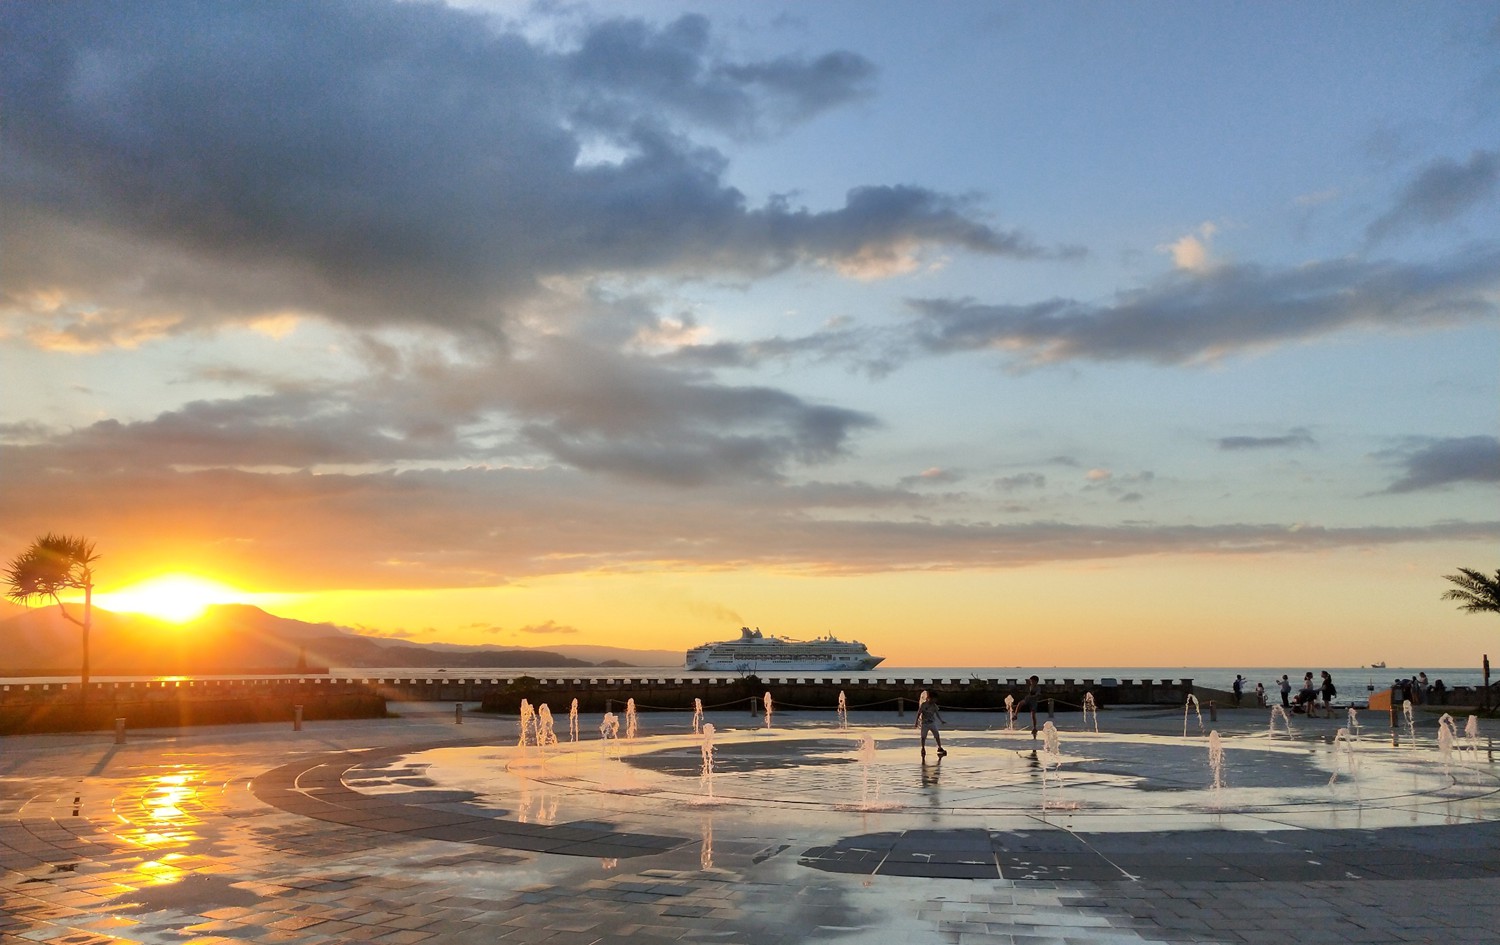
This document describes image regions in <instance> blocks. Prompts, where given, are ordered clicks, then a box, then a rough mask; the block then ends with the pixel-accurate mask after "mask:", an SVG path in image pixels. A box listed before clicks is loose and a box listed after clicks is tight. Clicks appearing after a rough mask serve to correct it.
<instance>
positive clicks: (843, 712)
mask: <svg viewBox="0 0 1500 945" xmlns="http://www.w3.org/2000/svg"><path fill="white" fill-rule="evenodd" d="M839 731H841V732H847V731H849V703H847V702H845V701H844V690H842V689H840V690H839Z"/></svg>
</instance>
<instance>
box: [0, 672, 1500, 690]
mask: <svg viewBox="0 0 1500 945" xmlns="http://www.w3.org/2000/svg"><path fill="white" fill-rule="evenodd" d="M1324 669H1326V670H1328V672H1329V674H1330V675H1332V676H1333V680H1334V684H1335V685H1336V686H1337V687H1338V689H1339V692H1340V694H1342V695H1344V696H1346V697H1347V696H1353V695H1355V694H1357V693H1364V692H1372V691H1375V690H1380V689H1387V688H1389V687H1390V686H1391V684H1392V683H1393V682H1395V681H1396V680H1399V679H1406V678H1410V677H1414V676H1416V675H1417V674H1418V673H1419V672H1425V673H1427V679H1428V682H1429V683H1436V682H1437V681H1438V680H1439V679H1441V680H1442V681H1443V683H1444V685H1446V686H1447V687H1448V688H1450V689H1451V688H1453V687H1454V686H1482V685H1483V684H1484V672H1483V669H1482V668H1481V667H1477V666H1476V667H1472V668H1465V667H1453V666H1438V667H1432V666H1387V667H1384V668H1375V667H1370V666H1331V667H1330V666H1303V667H1295V666H1292V667H1276V666H1251V667H1235V666H983V667H974V666H885V665H881V666H878V667H876V668H875V669H869V670H861V671H852V670H840V671H826V672H806V671H797V672H785V671H780V670H763V671H760V672H759V673H757V674H756V675H760V676H764V677H767V678H789V679H812V678H829V679H842V678H848V679H911V680H917V681H922V680H937V679H971V678H976V677H977V678H979V679H998V680H1001V681H1007V680H1011V679H1014V680H1016V681H1017V682H1018V683H1019V682H1021V681H1023V680H1025V679H1026V677H1028V676H1031V675H1032V674H1035V675H1037V676H1039V677H1041V679H1042V680H1043V682H1044V683H1045V681H1046V680H1055V681H1057V682H1061V681H1063V680H1065V679H1071V680H1073V681H1074V682H1081V681H1083V680H1086V679H1092V680H1094V681H1095V682H1096V683H1101V684H1102V681H1103V680H1106V679H1118V680H1123V679H1131V680H1141V679H1154V680H1163V679H1167V680H1172V681H1173V682H1176V681H1178V680H1181V679H1191V680H1192V681H1193V682H1194V683H1196V684H1197V685H1199V686H1204V687H1207V688H1211V689H1226V690H1227V689H1229V688H1230V686H1231V685H1232V684H1233V682H1234V677H1235V674H1236V673H1238V674H1240V675H1242V676H1244V677H1245V692H1246V693H1247V694H1248V693H1251V692H1253V691H1254V689H1255V684H1256V683H1257V682H1259V683H1261V684H1262V685H1264V686H1265V687H1266V690H1267V691H1268V692H1272V693H1274V692H1275V691H1276V683H1277V681H1278V680H1280V679H1281V676H1282V674H1283V673H1285V674H1286V675H1287V676H1288V677H1290V678H1291V681H1292V685H1293V686H1294V687H1296V688H1300V683H1301V680H1302V674H1303V673H1306V672H1309V671H1310V672H1312V674H1313V676H1314V678H1317V677H1318V674H1319V672H1320V671H1321V670H1324ZM298 675H299V674H297V673H280V674H248V673H221V674H196V675H190V676H169V675H156V676H120V675H93V676H91V677H90V680H91V681H92V682H96V683H112V682H142V681H163V680H189V679H203V680H212V679H287V678H297V677H298ZM309 675H310V676H311V675H316V676H324V677H325V678H338V679H394V678H400V679H430V678H436V677H438V676H446V677H452V678H455V679H464V678H468V679H508V678H515V677H517V676H533V677H536V678H545V679H656V678H667V679H694V678H702V679H723V678H725V677H732V676H737V675H741V674H739V673H715V672H699V671H693V670H688V669H684V668H682V667H681V666H532V667H527V666H507V667H451V668H450V667H443V668H431V667H412V666H388V667H344V666H336V667H331V668H330V669H329V671H328V672H327V674H322V673H319V674H309ZM744 675H748V673H747V674H744ZM1490 678H1491V681H1496V680H1500V667H1497V668H1496V669H1495V670H1494V671H1493V672H1492V674H1491V677H1490ZM77 681H78V676H77V675H76V674H75V675H72V676H4V677H0V685H8V686H13V685H56V684H61V683H76V682H77Z"/></svg>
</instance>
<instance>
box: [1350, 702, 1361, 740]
mask: <svg viewBox="0 0 1500 945" xmlns="http://www.w3.org/2000/svg"><path fill="white" fill-rule="evenodd" d="M1349 733H1350V734H1351V735H1353V736H1354V737H1355V738H1356V739H1358V738H1359V710H1358V709H1356V708H1354V706H1352V705H1351V706H1350V707H1349Z"/></svg>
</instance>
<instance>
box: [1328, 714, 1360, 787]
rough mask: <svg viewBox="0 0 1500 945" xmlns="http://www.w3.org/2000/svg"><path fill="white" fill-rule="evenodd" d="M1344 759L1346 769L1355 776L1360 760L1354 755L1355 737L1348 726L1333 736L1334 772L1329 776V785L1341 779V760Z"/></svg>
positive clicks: (1351, 775) (1350, 775)
mask: <svg viewBox="0 0 1500 945" xmlns="http://www.w3.org/2000/svg"><path fill="white" fill-rule="evenodd" d="M1340 759H1343V763H1344V770H1345V771H1346V772H1347V773H1348V775H1349V777H1351V778H1352V777H1354V772H1355V771H1357V770H1359V762H1358V760H1357V759H1356V758H1355V755H1354V739H1353V738H1352V737H1350V735H1349V730H1348V729H1347V728H1341V729H1339V730H1338V732H1337V733H1335V734H1334V736H1333V774H1331V775H1330V776H1329V778H1328V786H1329V787H1332V786H1333V784H1334V782H1336V781H1337V780H1338V779H1339V760H1340Z"/></svg>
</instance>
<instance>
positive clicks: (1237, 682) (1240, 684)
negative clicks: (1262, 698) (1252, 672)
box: [1234, 673, 1245, 708]
mask: <svg viewBox="0 0 1500 945" xmlns="http://www.w3.org/2000/svg"><path fill="white" fill-rule="evenodd" d="M1244 694H1245V677H1244V676H1241V675H1240V674H1239V673H1235V674H1234V705H1235V708H1239V705H1240V697H1241V696H1243V695H1244Z"/></svg>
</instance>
